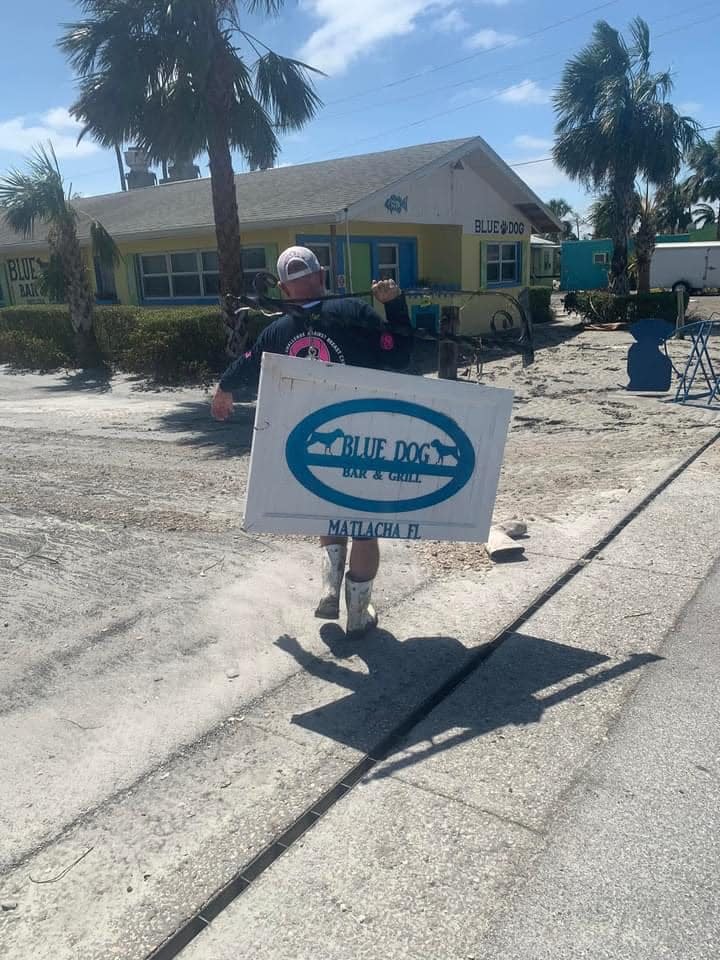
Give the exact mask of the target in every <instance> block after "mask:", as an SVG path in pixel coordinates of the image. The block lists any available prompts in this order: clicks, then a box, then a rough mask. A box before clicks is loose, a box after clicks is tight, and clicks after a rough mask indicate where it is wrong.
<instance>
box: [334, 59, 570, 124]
mask: <svg viewBox="0 0 720 960" xmlns="http://www.w3.org/2000/svg"><path fill="white" fill-rule="evenodd" d="M563 55H564V51H562V50H556V51H554V52H553V53H546V54H543V55H542V56H541V57H534V58H533V59H532V60H523V62H522V63H512V64H509V65H508V66H507V67H501V68H500V69H499V70H490V71H488V72H487V73H480V74H476V75H474V76H472V77H466V78H465V79H464V80H456V81H454V82H453V83H446V84H444V85H443V86H441V87H433V88H432V89H431V90H421V91H420V93H411V94H409V95H408V96H407V97H396V98H395V99H394V100H383V110H385V109H387V107H391V106H393V105H394V104H396V103H407V102H408V101H409V100H418V99H420V98H421V97H427V96H433V95H434V94H437V93H441V92H442V91H443V90H453V89H455V87H464V86H466V85H467V84H468V83H477V82H478V81H479V80H486V79H488V78H489V77H497V76H499V75H501V74H503V73H507V72H508V71H509V70H516V69H518V68H520V67H526V66H528V65H529V64H531V63H540V62H542V61H543V60H551V59H552V58H553V57H561V56H563ZM335 102H337V101H335ZM368 110H377V104H376V103H370V104H368V105H367V106H364V107H353V109H352V111H344V112H343V113H330V114H326V113H323V114H322V116H320V117H318V119H319V120H341V119H343V118H344V117H350V116H352V117H354V116H356V115H357V114H358V113H363V112H366V111H368Z"/></svg>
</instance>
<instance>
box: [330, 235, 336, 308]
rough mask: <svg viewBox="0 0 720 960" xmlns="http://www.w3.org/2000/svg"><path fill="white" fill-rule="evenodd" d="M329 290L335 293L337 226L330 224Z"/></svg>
mask: <svg viewBox="0 0 720 960" xmlns="http://www.w3.org/2000/svg"><path fill="white" fill-rule="evenodd" d="M330 292H331V293H337V227H336V226H335V224H334V223H331V224H330Z"/></svg>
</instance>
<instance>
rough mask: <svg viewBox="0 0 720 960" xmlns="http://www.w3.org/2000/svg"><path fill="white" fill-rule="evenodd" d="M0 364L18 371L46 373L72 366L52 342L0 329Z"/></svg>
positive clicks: (19, 332) (16, 331) (23, 333)
mask: <svg viewBox="0 0 720 960" xmlns="http://www.w3.org/2000/svg"><path fill="white" fill-rule="evenodd" d="M0 363H8V364H10V365H11V366H13V367H17V368H18V369H20V370H39V371H40V372H41V373H47V372H49V371H50V370H58V369H60V368H61V367H68V366H72V361H71V359H70V358H69V357H68V355H67V354H65V353H63V352H62V350H60V349H59V348H58V346H57V343H56V342H55V341H54V340H50V339H47V338H43V337H36V336H33V334H31V333H25V332H23V331H21V330H2V329H0Z"/></svg>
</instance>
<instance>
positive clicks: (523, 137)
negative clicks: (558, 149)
mask: <svg viewBox="0 0 720 960" xmlns="http://www.w3.org/2000/svg"><path fill="white" fill-rule="evenodd" d="M513 143H514V144H515V146H516V147H520V149H521V150H552V145H553V142H552V140H548V139H546V138H545V137H531V136H530V135H529V134H527V133H521V134H519V135H518V136H517V137H515V139H514V140H513Z"/></svg>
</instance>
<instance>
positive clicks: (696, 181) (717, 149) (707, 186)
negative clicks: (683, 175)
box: [687, 130, 720, 240]
mask: <svg viewBox="0 0 720 960" xmlns="http://www.w3.org/2000/svg"><path fill="white" fill-rule="evenodd" d="M688 163H689V165H690V168H691V170H692V173H691V175H690V177H689V178H688V180H687V189H688V191H689V194H690V197H691V199H692V200H693V201H698V200H704V201H706V203H705V204H702V209H701V211H700V213H701V219H702V221H703V222H704V223H715V236H716V237H717V239H718V240H720V216H717V215H715V216H714V219H707V218H706V216H705V214H706V213H707V211H706V210H705V208H706V207H707V206H708V204H713V203H717V202H718V201H720V130H718V132H717V133H716V134H715V136H714V137H713V139H712V140H710V141H707V140H703V141H701V142H700V143H699V144H698V145H697V146H696V147H695V148H694V149H693V150H692V151H691V152H690V155H689V157H688ZM710 209H712V207H711V208H710ZM713 213H714V211H713ZM696 222H697V220H696Z"/></svg>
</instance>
